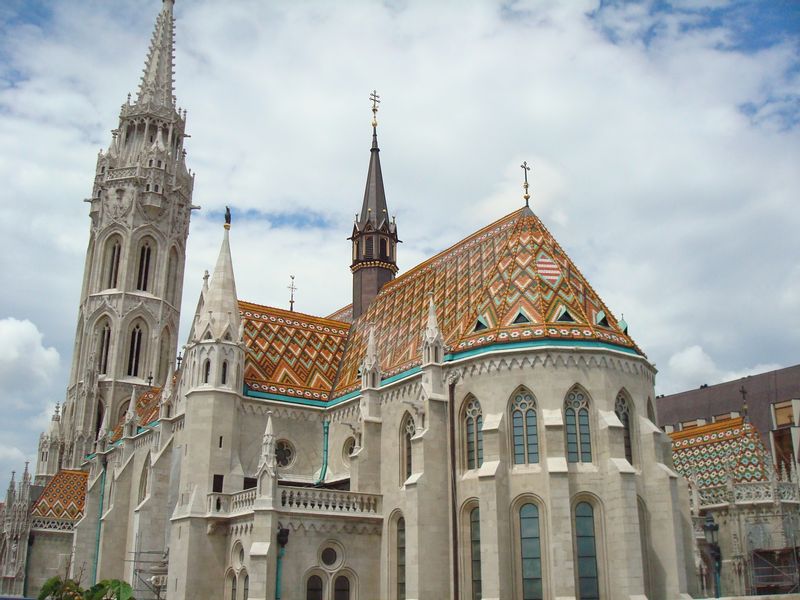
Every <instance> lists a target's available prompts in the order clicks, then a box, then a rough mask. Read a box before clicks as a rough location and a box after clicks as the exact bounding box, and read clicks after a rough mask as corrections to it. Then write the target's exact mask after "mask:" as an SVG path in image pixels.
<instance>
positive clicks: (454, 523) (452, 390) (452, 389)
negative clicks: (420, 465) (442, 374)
mask: <svg viewBox="0 0 800 600" xmlns="http://www.w3.org/2000/svg"><path fill="white" fill-rule="evenodd" d="M448 394H449V396H450V398H449V400H450V405H449V407H448V409H449V410H448V412H449V413H450V414H449V415H448V416H449V417H450V419H449V420H450V431H449V433H450V435H449V436H448V437H449V438H450V439H449V442H450V525H451V531H452V545H453V546H452V549H451V555H452V556H453V598H455V600H459V598H460V597H461V596H460V595H459V589H458V588H459V581H460V576H459V573H458V509H457V508H456V417H455V412H456V384H455V383H451V384H450V386H449V389H448Z"/></svg>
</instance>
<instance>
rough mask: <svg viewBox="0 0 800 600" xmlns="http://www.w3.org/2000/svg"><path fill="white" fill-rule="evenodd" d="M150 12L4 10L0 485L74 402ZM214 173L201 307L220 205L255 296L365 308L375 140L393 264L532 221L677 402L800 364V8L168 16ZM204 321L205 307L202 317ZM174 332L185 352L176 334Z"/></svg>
mask: <svg viewBox="0 0 800 600" xmlns="http://www.w3.org/2000/svg"><path fill="white" fill-rule="evenodd" d="M160 7H161V1H160V0H124V1H123V0H113V1H112V0H57V1H55V0H53V1H49V2H45V1H43V0H5V1H4V2H3V3H2V5H0V178H2V182H3V192H2V194H0V235H1V236H2V240H3V246H4V251H3V253H2V255H0V269H1V271H0V272H2V276H3V281H4V284H3V291H2V293H1V294H0V411H2V416H3V419H2V423H1V424H0V482H2V481H3V479H4V478H5V477H6V474H7V472H8V471H9V470H10V469H12V468H17V469H18V470H19V469H20V467H21V463H22V462H23V460H24V459H25V458H26V457H30V458H33V457H34V455H35V448H36V441H37V438H38V432H39V431H40V430H41V429H42V428H43V427H44V426H46V424H47V422H48V421H49V415H50V413H51V411H52V408H53V406H54V405H55V403H56V402H57V401H61V400H62V399H63V397H64V388H65V385H66V380H67V375H68V373H67V368H68V365H69V360H70V356H71V346H72V342H73V335H74V330H75V318H76V314H77V303H78V296H79V291H80V290H79V287H80V282H81V275H82V271H83V262H84V253H85V250H86V243H87V239H88V224H89V220H88V207H87V205H86V204H84V203H83V199H84V198H86V197H88V196H89V195H90V192H91V183H92V177H93V174H94V164H95V160H96V154H97V151H98V150H99V149H100V148H104V147H107V146H108V143H109V141H110V133H109V132H110V130H111V129H112V128H114V127H115V126H116V124H117V118H118V111H119V106H120V104H121V103H122V102H123V101H124V100H125V97H126V95H127V93H128V92H129V91H130V92H134V93H135V91H136V88H137V85H138V79H139V75H140V72H141V68H142V65H143V62H144V57H145V54H146V50H147V44H148V41H149V37H150V34H151V31H152V25H153V23H154V20H155V16H156V14H157V12H158V10H159V9H160ZM175 13H176V18H177V36H176V37H177V50H176V70H177V75H176V88H177V90H176V91H177V96H178V103H179V105H180V106H181V107H183V108H186V109H188V111H189V117H188V128H189V132H190V133H191V134H192V137H191V139H190V140H188V142H187V149H188V151H189V157H188V162H189V164H190V166H191V168H192V169H193V170H194V171H195V172H196V173H197V180H196V185H195V196H194V202H195V204H198V205H201V206H202V207H203V208H202V210H201V211H198V212H195V213H194V217H193V221H192V227H191V234H190V237H189V249H188V262H187V269H186V273H187V282H186V285H185V294H184V306H193V305H194V303H195V301H196V298H197V294H198V293H199V287H200V283H201V276H202V273H203V270H204V269H206V268H211V266H212V265H213V262H214V259H215V256H216V253H217V250H218V247H219V242H220V239H221V233H222V231H221V228H220V222H221V212H222V210H223V207H224V205H225V204H229V205H231V207H232V209H233V213H234V229H233V231H232V248H233V253H234V260H235V267H236V274H237V286H238V290H239V294H240V296H241V297H242V298H243V299H247V300H251V301H255V302H259V303H263V304H270V305H276V306H286V305H287V304H288V290H287V289H286V286H287V285H288V283H289V276H290V275H292V274H293V275H295V276H296V282H297V286H298V287H299V291H298V295H297V306H296V308H297V309H298V310H301V311H303V312H309V313H313V314H322V315H325V314H329V313H331V312H333V311H334V310H336V309H337V308H339V307H341V306H343V305H345V304H347V303H348V302H349V294H350V286H351V279H350V274H349V271H348V268H347V266H348V263H349V253H350V249H349V243H348V242H347V241H346V239H345V238H346V237H347V235H348V233H349V230H350V227H351V223H352V218H353V214H354V213H355V212H356V211H357V210H358V208H359V206H360V202H361V197H362V195H363V186H364V178H365V175H366V168H367V162H368V155H369V152H368V149H369V144H370V126H369V122H370V117H371V114H370V112H369V102H368V94H369V92H370V91H371V90H372V89H373V88H375V89H377V90H378V93H379V94H380V95H381V98H382V104H381V112H380V114H379V120H380V127H379V137H380V144H381V148H382V152H381V158H382V163H383V172H384V180H385V183H386V187H387V190H386V191H387V197H388V202H389V207H390V211H391V212H392V213H394V214H396V215H397V223H398V227H399V232H400V237H401V238H402V239H403V241H404V243H403V245H402V246H401V247H400V266H401V269H403V270H404V269H407V268H409V267H411V266H413V265H414V264H416V263H418V262H419V261H420V260H422V259H424V258H425V257H427V256H430V255H431V254H432V253H434V252H436V251H438V250H441V249H443V248H445V247H447V246H448V245H450V244H451V243H453V242H455V241H457V240H459V239H461V238H462V237H464V236H466V235H468V234H469V233H471V232H472V231H474V230H476V229H478V228H479V227H481V226H483V225H485V224H487V223H489V222H491V221H493V220H495V219H497V218H499V217H501V216H503V215H505V214H507V213H508V212H510V211H512V210H514V209H516V208H517V207H519V206H521V202H522V200H521V189H520V178H521V175H520V173H521V171H520V169H519V164H520V163H521V162H522V161H523V160H527V161H528V162H529V163H532V164H533V171H532V190H533V198H532V207H533V209H534V211H535V212H537V214H538V215H539V216H540V217H541V218H542V219H543V220H544V222H545V223H546V224H547V225H548V227H549V228H550V229H551V231H552V232H553V233H554V234H555V235H556V237H557V239H559V240H560V242H561V244H562V246H563V247H564V248H565V249H566V250H567V252H568V253H569V254H570V256H571V257H572V259H573V260H574V262H575V263H576V264H577V265H578V267H579V268H580V269H581V270H582V272H583V273H584V275H585V276H586V277H587V278H588V279H589V280H590V281H591V282H592V284H593V287H594V288H595V289H596V290H597V291H598V293H599V294H600V295H601V297H602V298H603V299H604V300H605V302H606V303H607V304H608V305H609V306H610V307H611V309H612V310H613V311H614V312H615V314H616V315H617V316H620V314H621V313H624V315H625V319H626V320H627V321H628V323H629V324H630V328H631V334H632V335H633V337H634V338H635V339H636V341H637V342H638V343H639V345H640V346H641V347H642V348H643V349H644V350H645V352H647V354H648V356H649V357H650V359H651V360H652V361H653V362H655V363H656V366H657V368H658V369H659V376H658V383H657V391H658V392H659V393H670V392H674V391H680V390H683V389H686V388H690V387H695V386H698V385H700V384H702V383H715V382H719V381H723V380H726V379H730V378H734V377H739V376H741V375H743V374H746V373H752V372H760V371H764V370H769V369H773V368H778V367H780V366H788V365H791V364H795V363H797V362H798V352H797V349H798V348H800V260H798V256H800V235H798V230H800V209H798V200H800V198H799V197H798V196H799V192H800V168H798V166H799V165H800V33H799V32H800V4H798V3H797V2H796V1H792V0H769V1H767V0H764V1H761V2H752V1H748V2H744V1H725V0H675V1H672V2H669V1H651V2H640V3H615V2H597V1H590V0H581V1H579V0H571V1H569V2H560V1H559V2H557V1H551V2H545V1H528V2H526V1H517V2H514V1H511V2H505V3H501V2H489V1H486V2H477V1H474V2H445V1H440V2H423V1H419V2H414V1H404V0H396V1H386V2H383V3H381V2H366V1H364V2H346V3H345V2H336V3H331V2H322V1H320V2H311V1H309V2H300V3H298V2H294V3H286V2H267V1H264V0H235V1H231V0H178V1H177V4H176V9H175ZM187 312H188V311H187ZM185 321H186V319H184V331H183V332H182V334H181V336H182V337H185V335H186V329H185Z"/></svg>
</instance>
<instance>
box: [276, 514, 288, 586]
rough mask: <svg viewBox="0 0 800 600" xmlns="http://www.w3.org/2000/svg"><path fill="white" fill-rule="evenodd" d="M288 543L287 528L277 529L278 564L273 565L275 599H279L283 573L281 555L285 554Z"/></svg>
mask: <svg viewBox="0 0 800 600" xmlns="http://www.w3.org/2000/svg"><path fill="white" fill-rule="evenodd" d="M287 543H289V530H288V529H279V530H278V546H280V548H278V564H277V565H276V567H275V600H281V579H282V577H281V574H282V573H283V555H284V554H286V544H287Z"/></svg>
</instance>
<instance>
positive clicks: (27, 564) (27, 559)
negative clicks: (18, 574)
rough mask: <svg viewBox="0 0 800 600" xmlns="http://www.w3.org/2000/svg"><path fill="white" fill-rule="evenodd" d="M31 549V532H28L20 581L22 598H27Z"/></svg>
mask: <svg viewBox="0 0 800 600" xmlns="http://www.w3.org/2000/svg"><path fill="white" fill-rule="evenodd" d="M32 547H33V532H32V531H30V530H29V531H28V552H27V554H26V555H25V573H24V578H23V580H22V595H23V597H26V598H27V597H28V579H29V577H30V567H31V548H32Z"/></svg>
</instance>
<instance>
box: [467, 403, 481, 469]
mask: <svg viewBox="0 0 800 600" xmlns="http://www.w3.org/2000/svg"><path fill="white" fill-rule="evenodd" d="M464 433H465V441H466V450H467V468H468V469H477V468H479V467H480V466H481V465H482V464H483V413H482V412H481V403H480V402H478V399H477V398H471V399H470V400H469V402H467V406H466V408H465V409H464Z"/></svg>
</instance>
